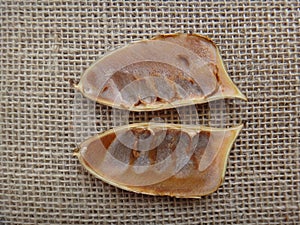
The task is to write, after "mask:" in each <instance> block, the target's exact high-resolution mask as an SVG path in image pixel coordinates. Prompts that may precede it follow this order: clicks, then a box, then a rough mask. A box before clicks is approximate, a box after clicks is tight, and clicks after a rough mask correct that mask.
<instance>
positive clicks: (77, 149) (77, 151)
mask: <svg viewBox="0 0 300 225" xmlns="http://www.w3.org/2000/svg"><path fill="white" fill-rule="evenodd" d="M79 152H80V148H79V147H77V148H75V149H74V152H73V156H76V157H78V156H79Z"/></svg>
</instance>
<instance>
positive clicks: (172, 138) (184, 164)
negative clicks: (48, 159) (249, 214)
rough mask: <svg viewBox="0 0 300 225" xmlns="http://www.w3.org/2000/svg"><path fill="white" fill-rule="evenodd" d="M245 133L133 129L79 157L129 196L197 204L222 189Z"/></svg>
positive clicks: (93, 142)
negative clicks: (234, 149)
mask: <svg viewBox="0 0 300 225" xmlns="http://www.w3.org/2000/svg"><path fill="white" fill-rule="evenodd" d="M241 128H242V126H238V127H234V128H230V129H219V128H208V127H203V126H195V125H175V124H160V123H139V124H131V125H126V126H122V127H118V128H116V129H112V130H109V131H106V132H104V133H102V134H100V135H97V136H94V137H91V138H89V139H87V140H86V141H84V142H83V143H81V144H80V146H79V148H78V149H77V150H76V151H75V155H76V156H77V157H78V158H79V160H80V162H81V163H82V165H83V166H84V167H85V168H86V169H87V170H88V171H89V172H91V173H92V174H94V175H95V176H96V177H98V178H100V179H102V180H103V181H105V182H107V183H109V184H112V185H115V186H117V187H120V188H123V189H125V190H129V191H133V192H138V193H145V194H150V195H169V196H176V197H185V198H197V197H200V196H203V195H207V194H210V193H212V192H214V191H216V190H217V188H218V187H219V186H220V185H221V183H222V181H223V179H224V174H225V169H226V163H227V158H228V154H229V151H230V148H231V147H232V144H233V142H234V141H235V139H236V137H237V135H238V133H239V131H240V129H241Z"/></svg>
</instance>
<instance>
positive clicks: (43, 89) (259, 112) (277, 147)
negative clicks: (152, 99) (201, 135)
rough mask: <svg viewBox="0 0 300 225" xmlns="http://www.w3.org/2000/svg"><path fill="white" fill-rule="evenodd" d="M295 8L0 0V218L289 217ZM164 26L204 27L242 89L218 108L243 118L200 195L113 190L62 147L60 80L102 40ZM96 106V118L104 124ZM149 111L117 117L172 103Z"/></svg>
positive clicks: (68, 125) (66, 124)
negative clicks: (224, 163)
mask: <svg viewBox="0 0 300 225" xmlns="http://www.w3.org/2000/svg"><path fill="white" fill-rule="evenodd" d="M299 13H300V12H299V2H298V1H276V2H275V1H274V2H271V1H268V2H261V1H253V2H250V1H245V2H240V1H232V2H229V1H228V2H227V1H226V2H224V1H222V2H217V1H216V2H210V1H209V2H201V3H200V2H199V1H190V2H185V1H164V2H160V1H77V0H64V1H56V0H55V1H3V0H1V9H0V18H1V25H0V26H1V28H0V29H1V33H0V34H1V37H0V38H1V46H0V51H1V61H0V62H1V70H0V71H1V72H0V73H1V78H0V87H1V94H0V104H1V114H0V116H1V117H0V125H1V126H0V129H1V130H0V135H1V139H0V146H1V149H0V167H1V168H0V171H1V178H0V179H1V183H0V195H1V197H0V200H1V201H0V205H1V208H0V220H1V224H182V225H185V224H299V220H300V218H299V210H300V206H299V205H300V191H299V190H300V185H299V183H300V177H299V175H300V167H299V166H300V162H299V161H300V160H299V159H300V157H299V141H300V137H299V136H300V131H299V130H300V125H299V111H300V93H299V88H300V84H299V72H300V70H299V60H298V58H299V51H300V50H299V47H300V44H299V41H300V38H299V37H300V36H299V21H300V15H299ZM173 32H185V33H186V32H195V33H200V34H203V35H207V36H209V37H210V38H212V39H213V40H214V41H215V42H216V43H217V44H218V46H219V47H220V49H221V53H222V57H223V59H224V61H225V64H226V65H227V67H228V72H229V75H230V77H231V78H232V79H233V81H234V82H235V83H236V84H237V86H238V87H239V88H240V90H241V91H242V92H243V93H244V94H245V95H247V97H248V102H243V101H237V100H227V101H226V103H227V104H226V107H225V109H220V111H222V112H224V115H225V116H224V118H225V124H224V126H227V125H228V126H232V125H233V124H238V123H241V122H242V123H244V124H245V126H244V129H243V131H242V132H241V134H240V136H239V137H238V139H237V141H236V143H235V145H234V146H233V149H232V150H231V153H230V158H229V162H228V168H227V172H226V179H225V182H224V184H223V185H222V186H221V187H220V189H219V190H218V191H217V192H215V193H214V194H212V195H209V196H206V197H202V198H201V199H176V198H171V197H153V196H147V195H141V194H135V193H131V192H127V191H123V190H120V189H118V188H115V187H113V186H111V185H108V184H106V183H103V182H102V181H100V180H98V179H96V178H94V177H93V176H92V175H90V174H89V173H88V172H87V171H86V170H85V169H84V168H82V166H81V165H80V164H79V162H78V160H77V159H76V158H74V157H73V156H72V153H73V149H74V148H75V146H76V144H79V143H78V138H77V135H76V134H75V128H74V116H73V115H74V113H73V109H74V96H75V94H76V92H75V91H74V90H73V89H72V88H71V86H70V83H69V80H70V79H73V80H74V81H78V80H79V79H80V76H81V74H82V73H83V72H84V70H85V69H87V68H88V66H89V65H90V64H91V63H92V62H94V61H95V60H96V59H98V58H99V57H100V56H101V55H103V54H105V53H107V52H108V51H112V50H114V49H116V48H118V47H121V46H124V45H125V44H127V43H130V42H131V41H135V40H139V39H143V38H150V37H153V36H154V35H156V34H160V33H173ZM96 108H97V112H98V113H99V114H97V118H98V123H97V129H98V130H107V129H109V128H111V127H113V126H115V125H116V123H115V122H113V121H116V120H118V118H116V115H117V114H113V115H114V118H112V117H110V116H108V115H109V114H110V113H111V112H112V110H111V108H109V107H105V106H101V105H97V107H96ZM197 109H198V110H199V115H198V117H199V119H200V121H202V122H203V123H207V122H206V121H209V118H208V117H207V116H206V114H207V110H206V106H205V105H203V106H197ZM149 115H150V116H149ZM149 115H148V114H146V113H130V114H129V122H136V121H139V122H141V121H146V120H149V118H154V117H161V118H165V120H166V121H167V122H178V121H177V120H178V118H177V117H176V115H175V114H174V113H173V111H172V110H169V111H168V110H167V111H164V112H157V113H149ZM120 121H122V119H120ZM208 123H209V125H212V124H211V123H210V122H208ZM214 126H218V123H215V124H214Z"/></svg>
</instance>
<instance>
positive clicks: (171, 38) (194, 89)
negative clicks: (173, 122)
mask: <svg viewBox="0 0 300 225" xmlns="http://www.w3.org/2000/svg"><path fill="white" fill-rule="evenodd" d="M75 88H77V89H78V90H79V91H81V92H82V93H83V95H85V96H86V97H88V98H90V99H92V100H95V101H97V102H99V103H102V104H106V105H109V106H113V107H116V108H122V109H128V110H132V111H153V110H160V109H168V108H174V107H178V106H184V105H192V104H199V103H203V102H208V101H212V100H216V99H223V98H241V99H244V100H246V98H245V96H244V95H243V94H242V93H241V92H240V91H239V90H238V88H237V87H236V86H235V85H234V84H233V82H232V81H231V79H230V78H229V76H228V74H227V72H226V70H225V67H224V64H223V61H222V59H221V56H220V53H219V50H218V48H217V46H216V45H215V44H214V43H213V42H212V41H211V40H210V39H208V38H207V37H204V36H201V35H196V34H170V35H160V36H158V37H156V38H154V39H150V40H144V41H139V42H136V43H133V44H130V45H128V46H126V47H123V48H121V49H119V50H116V51H114V52H112V53H111V54H108V55H106V56H104V57H103V58H101V59H100V60H98V61H96V62H95V63H94V64H93V65H92V66H91V67H90V68H89V69H87V70H86V72H85V73H84V74H83V76H82V77H81V80H80V82H79V84H78V85H75Z"/></svg>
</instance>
